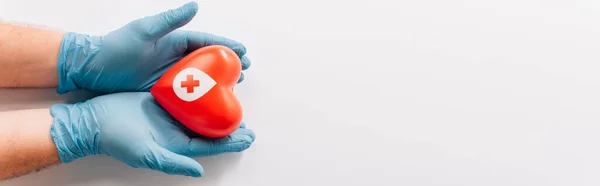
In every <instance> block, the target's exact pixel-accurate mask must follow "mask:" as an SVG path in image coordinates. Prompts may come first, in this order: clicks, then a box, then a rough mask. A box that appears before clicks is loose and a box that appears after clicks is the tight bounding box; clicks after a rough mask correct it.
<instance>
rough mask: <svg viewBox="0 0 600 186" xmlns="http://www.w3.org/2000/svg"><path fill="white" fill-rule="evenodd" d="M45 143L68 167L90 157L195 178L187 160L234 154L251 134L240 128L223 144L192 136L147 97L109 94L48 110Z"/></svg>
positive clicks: (198, 170) (196, 171)
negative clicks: (53, 147)
mask: <svg viewBox="0 0 600 186" xmlns="http://www.w3.org/2000/svg"><path fill="white" fill-rule="evenodd" d="M50 113H51V115H52V116H53V117H54V120H53V123H52V127H51V132H50V134H51V137H52V140H53V141H54V143H55V144H56V147H57V148H58V154H59V156H60V159H61V161H62V162H64V163H69V162H71V161H73V160H75V159H78V158H82V157H85V156H90V155H108V156H111V157H113V158H116V159H117V160H120V161H122V162H124V163H126V164H127V165H130V166H132V167H136V168H148V169H152V170H157V171H162V172H164V173H167V174H179V175H187V176H193V177H199V176H201V175H202V174H203V169H202V166H201V165H200V164H199V163H198V162H196V161H194V160H193V159H191V158H190V157H200V156H209V155H216V154H220V153H225V152H240V151H243V150H245V149H247V148H248V147H250V145H251V144H252V142H254V132H253V131H252V130H249V129H246V128H245V125H244V124H243V123H242V125H241V126H240V128H239V129H238V130H237V131H235V132H234V133H233V134H231V135H230V136H228V137H225V138H219V139H212V138H203V137H199V136H198V135H192V134H193V133H192V132H191V130H189V129H187V128H185V127H183V125H181V124H179V123H178V122H176V121H175V120H174V119H173V118H172V117H171V116H170V115H169V114H168V113H167V112H166V111H165V110H163V109H162V108H161V107H160V106H159V105H158V103H157V102H156V101H155V100H154V98H153V97H152V95H151V94H150V93H148V92H126V93H114V94H108V95H103V96H99V97H95V98H92V99H90V100H88V101H85V102H82V103H76V104H57V105H54V106H52V107H51V108H50Z"/></svg>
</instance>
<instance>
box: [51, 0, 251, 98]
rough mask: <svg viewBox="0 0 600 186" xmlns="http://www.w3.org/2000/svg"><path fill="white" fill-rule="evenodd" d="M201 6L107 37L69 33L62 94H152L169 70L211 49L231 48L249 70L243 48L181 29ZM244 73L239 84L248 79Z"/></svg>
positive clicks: (160, 16)
mask: <svg viewBox="0 0 600 186" xmlns="http://www.w3.org/2000/svg"><path fill="white" fill-rule="evenodd" d="M197 11H198V4H197V3H195V2H190V3H187V4H185V5H183V6H181V7H179V8H177V9H173V10H169V11H166V12H162V13H160V14H157V15H154V16H149V17H144V18H141V19H137V20H134V21H132V22H130V23H129V24H127V25H125V26H123V27H121V28H119V29H117V30H115V31H113V32H110V33H109V34H107V35H105V36H90V35H84V34H78V33H73V32H69V33H65V35H64V37H63V41H62V44H61V47H60V53H59V59H58V64H57V65H58V67H57V68H58V76H59V83H58V88H57V90H56V91H57V92H58V93H60V94H63V93H67V92H69V91H73V90H77V89H80V88H85V89H88V90H91V91H94V92H98V93H113V92H125V91H126V92H132V91H148V90H150V88H152V86H153V85H154V83H155V82H156V81H157V80H158V79H159V78H160V76H161V75H162V74H164V73H165V72H166V71H167V70H168V69H169V67H171V66H172V65H173V64H174V63H176V62H177V61H179V60H180V59H181V58H183V57H184V56H186V55H187V54H189V53H190V52H192V51H194V50H196V49H198V48H201V47H205V46H209V45H223V46H226V47H229V48H230V49H232V50H233V51H235V53H236V54H237V55H238V56H239V57H240V59H241V62H242V70H246V69H247V68H248V67H249V66H250V60H249V59H248V58H247V57H246V56H245V54H246V48H245V47H244V45H242V44H241V43H239V42H237V41H234V40H230V39H227V38H223V37H219V36H216V35H212V34H208V33H202V32H194V31H182V30H177V29H178V28H179V27H182V26H183V25H185V24H187V23H188V22H189V21H191V20H192V18H193V17H194V16H195V15H196V12H197ZM243 77H244V76H243V74H241V77H240V79H239V81H238V83H239V82H241V81H242V80H243Z"/></svg>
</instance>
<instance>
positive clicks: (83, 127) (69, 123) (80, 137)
mask: <svg viewBox="0 0 600 186" xmlns="http://www.w3.org/2000/svg"><path fill="white" fill-rule="evenodd" d="M87 104H88V103H85V102H84V103H78V104H56V105H53V106H52V107H51V108H50V114H51V115H52V116H53V117H54V120H53V121H52V126H51V127H50V137H51V138H52V141H53V142H54V144H55V145H56V148H57V149H58V155H59V157H60V160H61V161H62V162H63V163H69V162H71V161H73V160H75V159H78V158H82V157H85V156H89V155H95V154H98V149H97V148H96V147H97V145H96V142H97V141H98V140H97V137H98V135H97V134H98V133H99V132H98V127H97V125H96V124H95V122H93V123H90V122H91V121H95V119H93V115H92V114H89V106H88V105H87Z"/></svg>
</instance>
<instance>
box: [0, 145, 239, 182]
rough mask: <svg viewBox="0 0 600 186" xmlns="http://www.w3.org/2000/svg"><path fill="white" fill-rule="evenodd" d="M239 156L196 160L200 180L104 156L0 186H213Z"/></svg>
mask: <svg viewBox="0 0 600 186" xmlns="http://www.w3.org/2000/svg"><path fill="white" fill-rule="evenodd" d="M241 156H242V154H240V153H229V154H222V155H218V156H211V157H202V158H196V160H197V161H199V162H200V163H201V164H202V166H203V167H204V171H205V172H204V173H205V174H204V176H203V177H201V178H192V177H185V176H179V175H169V176H165V174H164V173H162V172H158V171H153V170H149V169H142V168H132V167H129V166H127V165H125V164H123V163H121V162H119V161H117V160H115V159H112V158H110V157H108V156H94V157H86V158H84V159H80V160H76V161H75V162H72V163H70V164H62V165H58V166H54V167H50V168H47V169H44V170H42V171H40V172H37V173H33V174H29V175H25V176H22V177H19V178H15V179H12V180H9V181H6V182H4V183H2V184H1V185H3V186H17V185H49V186H50V185H70V186H71V185H196V184H200V185H211V184H217V183H218V182H219V180H220V179H221V175H223V174H225V173H226V172H227V171H228V170H229V169H232V168H235V166H236V165H237V164H238V163H239V161H240V159H241ZM157 177H160V178H161V179H156V178H157ZM149 180H152V181H151V182H149ZM192 183H193V184H192Z"/></svg>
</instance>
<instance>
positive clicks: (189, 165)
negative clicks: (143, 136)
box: [141, 143, 204, 177]
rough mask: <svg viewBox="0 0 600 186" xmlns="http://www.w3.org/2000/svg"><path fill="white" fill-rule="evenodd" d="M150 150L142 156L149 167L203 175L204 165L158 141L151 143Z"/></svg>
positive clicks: (171, 172)
mask: <svg viewBox="0 0 600 186" xmlns="http://www.w3.org/2000/svg"><path fill="white" fill-rule="evenodd" d="M148 150H149V152H147V153H146V154H145V155H144V156H141V158H142V160H141V161H142V163H143V164H144V165H146V167H147V168H149V169H152V170H156V171H161V172H164V173H166V174H172V175H173V174H177V175H184V176H191V177H201V176H202V174H204V169H203V168H202V166H201V165H200V164H199V163H198V162H196V161H195V160H194V159H192V158H189V157H187V156H182V155H179V154H176V153H174V152H171V151H169V150H167V149H165V148H163V147H161V146H159V145H158V144H156V143H153V144H152V145H149V149H148Z"/></svg>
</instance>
